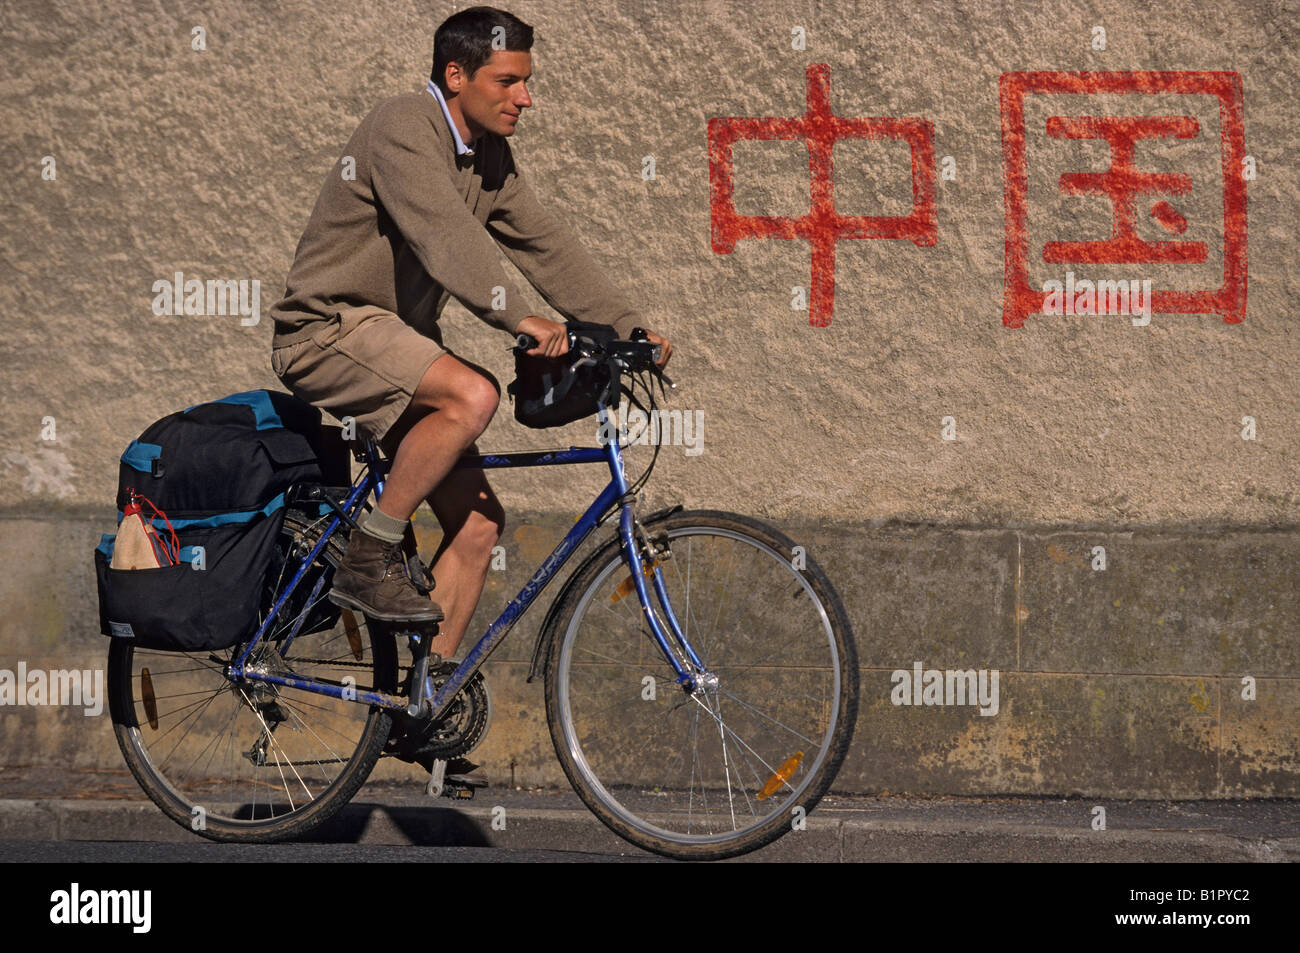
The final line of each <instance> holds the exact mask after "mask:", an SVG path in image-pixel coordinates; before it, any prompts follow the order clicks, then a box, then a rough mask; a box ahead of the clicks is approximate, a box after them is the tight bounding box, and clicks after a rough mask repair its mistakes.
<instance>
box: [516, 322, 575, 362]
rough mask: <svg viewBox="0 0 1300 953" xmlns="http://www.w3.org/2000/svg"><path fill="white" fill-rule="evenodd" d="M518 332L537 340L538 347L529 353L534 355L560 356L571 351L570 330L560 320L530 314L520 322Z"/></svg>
mask: <svg viewBox="0 0 1300 953" xmlns="http://www.w3.org/2000/svg"><path fill="white" fill-rule="evenodd" d="M515 333H516V334H527V335H528V336H529V337H531V338H532V339H533V340H535V341H536V342H537V347H535V348H532V349H531V350H529V351H528V352H527V353H528V354H531V355H533V356H537V355H542V356H545V357H559V356H560V355H561V354H568V353H569V332H568V330H567V329H566V328H565V327H564V325H563V324H561V323H560V322H558V321H551V320H549V319H548V318H542V317H538V316H537V315H535V314H530V315H529V316H528V317H526V318H524V319H523V320H522V321H520V322H519V326H518V327H517V328H516V329H515Z"/></svg>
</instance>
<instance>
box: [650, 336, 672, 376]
mask: <svg viewBox="0 0 1300 953" xmlns="http://www.w3.org/2000/svg"><path fill="white" fill-rule="evenodd" d="M645 336H646V340H648V341H649V342H650V343H651V344H655V345H658V346H659V347H660V348H661V352H660V354H659V360H658V362H657V363H658V364H659V366H660V367H661V368H662V367H665V366H667V364H668V358H670V357H672V356H673V346H672V345H671V344H669V343H668V339H667V338H666V337H661V336H660V335H658V334H655V333H654V332H653V331H646V333H645Z"/></svg>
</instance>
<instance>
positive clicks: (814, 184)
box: [709, 63, 938, 327]
mask: <svg viewBox="0 0 1300 953" xmlns="http://www.w3.org/2000/svg"><path fill="white" fill-rule="evenodd" d="M753 139H791V140H799V139H802V140H803V141H804V142H806V143H807V146H808V170H809V174H810V179H811V190H812V194H811V208H810V211H809V214H807V215H804V216H800V217H798V218H794V217H789V216H761V215H739V214H737V213H736V208H735V203H734V196H735V170H734V167H733V164H732V148H733V146H734V145H735V143H736V142H738V141H740V140H753ZM841 139H899V140H902V141H904V142H906V143H908V145H909V146H910V147H911V152H912V211H911V213H910V214H908V215H878V216H877V215H852V216H850V215H840V214H839V213H838V212H836V211H835V200H834V187H833V184H832V172H833V163H832V158H831V156H832V150H833V149H834V147H835V143H836V142H838V141H839V140H841ZM937 177H938V176H937V170H936V167H935V162H934V126H933V125H932V124H931V123H930V122H929V121H928V120H925V119H893V118H878V117H872V118H858V119H849V118H846V117H844V116H836V115H834V114H833V113H832V112H831V107H830V67H829V66H827V65H826V64H824V63H818V64H814V65H812V66H809V67H808V72H807V111H806V112H805V113H804V115H802V116H798V117H792V118H714V119H710V120H709V205H710V210H711V220H712V231H713V250H714V251H715V252H716V253H718V254H720V255H727V254H730V253H731V252H732V250H734V249H735V247H736V242H738V241H740V240H741V239H743V238H801V239H804V240H806V241H808V242H810V243H811V245H812V293H811V294H810V295H809V302H808V306H809V323H810V324H812V325H813V327H826V326H828V325H829V324H830V323H831V317H832V316H833V314H834V311H835V243H836V242H839V241H843V240H844V239H849V238H905V239H909V240H910V241H912V242H914V243H915V244H917V245H921V246H924V245H933V244H934V243H935V241H936V239H937V228H936V224H935V208H934V194H935V181H936V179H937Z"/></svg>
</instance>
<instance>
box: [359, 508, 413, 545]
mask: <svg viewBox="0 0 1300 953" xmlns="http://www.w3.org/2000/svg"><path fill="white" fill-rule="evenodd" d="M410 525H411V521H410V520H399V519H393V517H391V516H389V515H388V514H387V513H385V512H384V511H383V510H381V509H380V508H379V507H375V508H374V509H373V510H371V511H370V512H369V513H366V514H365V515H364V516H363V518H362V519H360V520H359V521H358V522H357V527H358V528H359V529H360V530H361V532H363V533H366V534H368V535H370V536H373V537H375V539H382V540H383V541H384V542H386V543H397V542H400V541H401V540H402V537H403V536H405V535H406V527H408V526H410Z"/></svg>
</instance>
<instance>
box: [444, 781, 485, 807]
mask: <svg viewBox="0 0 1300 953" xmlns="http://www.w3.org/2000/svg"><path fill="white" fill-rule="evenodd" d="M477 790H478V787H476V786H474V785H461V784H459V783H457V782H456V781H455V780H454V779H452V778H448V779H447V782H446V783H445V784H444V785H443V787H442V796H443V797H449V798H454V799H456V800H461V801H468V800H470V799H471V798H473V797H474V792H475V791H477Z"/></svg>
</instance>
